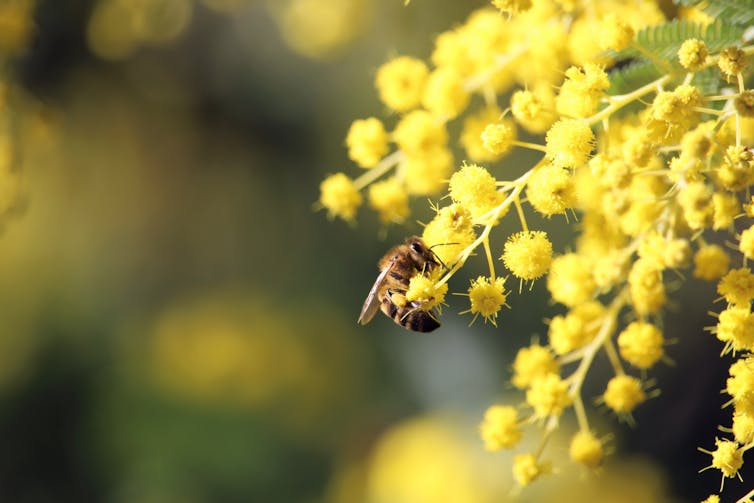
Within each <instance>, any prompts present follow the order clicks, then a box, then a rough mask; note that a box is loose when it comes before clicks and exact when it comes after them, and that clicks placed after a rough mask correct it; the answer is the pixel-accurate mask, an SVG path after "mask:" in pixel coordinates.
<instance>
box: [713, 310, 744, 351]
mask: <svg viewBox="0 0 754 503" xmlns="http://www.w3.org/2000/svg"><path fill="white" fill-rule="evenodd" d="M714 332H715V335H716V336H717V338H718V339H720V340H721V341H723V342H724V343H725V348H726V350H727V349H732V350H733V351H751V350H752V349H754V316H753V315H752V314H751V311H750V310H749V306H748V305H747V306H745V307H743V306H729V307H728V308H727V309H725V310H724V311H722V312H720V314H719V315H718V318H717V325H716V326H715V328H714Z"/></svg>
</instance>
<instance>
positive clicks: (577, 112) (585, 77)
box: [555, 64, 610, 118]
mask: <svg viewBox="0 0 754 503" xmlns="http://www.w3.org/2000/svg"><path fill="white" fill-rule="evenodd" d="M565 76H566V80H565V82H563V85H562V86H561V88H560V93H559V94H558V97H557V98H556V100H555V106H556V109H557V111H558V113H560V114H561V115H563V116H566V117H579V118H585V117H589V116H590V115H592V114H593V113H594V112H596V111H597V107H598V106H599V104H600V101H601V99H602V97H603V96H604V92H605V90H607V88H608V87H610V80H609V79H608V78H607V74H606V73H605V70H604V69H603V68H602V67H601V66H598V65H595V64H587V65H585V66H584V68H583V69H581V68H578V67H576V66H572V67H570V68H569V69H568V70H566V72H565Z"/></svg>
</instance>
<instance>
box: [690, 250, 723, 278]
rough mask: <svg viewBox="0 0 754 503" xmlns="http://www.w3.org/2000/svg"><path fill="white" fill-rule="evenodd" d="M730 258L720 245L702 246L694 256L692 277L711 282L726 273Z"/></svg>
mask: <svg viewBox="0 0 754 503" xmlns="http://www.w3.org/2000/svg"><path fill="white" fill-rule="evenodd" d="M729 263H730V256H729V255H728V252H726V251H725V249H724V248H723V247H722V246H720V245H714V244H713V245H707V244H705V245H702V246H700V247H699V250H697V252H696V254H695V255H694V277H695V278H700V279H704V280H707V281H713V280H716V279H718V278H720V277H722V275H723V274H725V273H726V272H727V271H728V264H729Z"/></svg>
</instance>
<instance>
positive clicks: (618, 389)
mask: <svg viewBox="0 0 754 503" xmlns="http://www.w3.org/2000/svg"><path fill="white" fill-rule="evenodd" d="M602 398H603V400H604V401H605V405H607V406H608V407H609V408H610V409H611V410H613V411H614V412H615V413H616V414H618V415H619V416H626V415H629V414H631V412H632V411H633V410H634V409H635V408H636V406H637V405H639V404H640V403H642V402H643V401H644V400H645V399H646V393H645V392H644V389H642V386H641V381H639V380H638V379H637V378H635V377H632V376H629V375H617V376H615V377H613V378H612V379H610V381H608V383H607V389H606V390H605V393H604V394H603V395H602Z"/></svg>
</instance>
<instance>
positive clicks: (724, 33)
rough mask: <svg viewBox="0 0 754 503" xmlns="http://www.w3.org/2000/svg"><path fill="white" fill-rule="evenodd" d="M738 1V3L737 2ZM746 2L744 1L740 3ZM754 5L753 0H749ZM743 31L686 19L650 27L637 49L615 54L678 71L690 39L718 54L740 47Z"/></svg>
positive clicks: (641, 34)
mask: <svg viewBox="0 0 754 503" xmlns="http://www.w3.org/2000/svg"><path fill="white" fill-rule="evenodd" d="M734 1H735V0H734ZM741 1H743V0H741ZM748 1H751V2H754V0H748ZM743 32H744V27H743V26H739V25H733V24H727V23H723V22H722V21H715V22H714V23H711V24H708V25H703V24H700V23H694V22H691V21H688V20H685V19H674V20H672V21H669V22H667V23H663V24H658V25H655V26H648V27H646V28H644V29H642V30H639V31H638V32H637V33H636V37H635V38H634V45H633V46H629V47H627V48H626V49H624V50H622V51H619V52H617V53H613V54H612V56H613V57H614V58H615V59H616V60H623V59H628V58H637V59H640V60H641V59H643V60H649V59H650V58H652V59H654V61H655V62H656V63H659V64H661V62H664V63H665V64H666V65H671V66H672V67H673V68H676V69H679V68H680V65H679V64H678V57H677V55H678V49H680V47H681V44H683V42H684V41H686V40H687V39H690V38H696V39H699V40H702V41H704V43H705V44H707V49H709V51H710V52H716V51H719V50H720V49H724V48H725V47H728V46H730V45H732V44H736V43H740V42H741V37H742V35H743Z"/></svg>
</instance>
